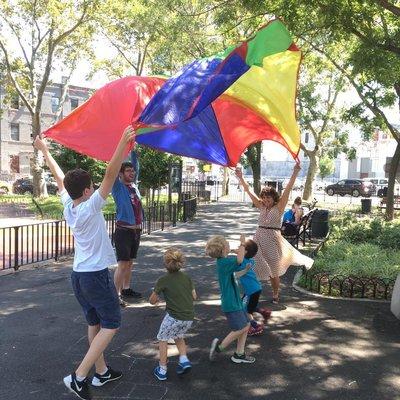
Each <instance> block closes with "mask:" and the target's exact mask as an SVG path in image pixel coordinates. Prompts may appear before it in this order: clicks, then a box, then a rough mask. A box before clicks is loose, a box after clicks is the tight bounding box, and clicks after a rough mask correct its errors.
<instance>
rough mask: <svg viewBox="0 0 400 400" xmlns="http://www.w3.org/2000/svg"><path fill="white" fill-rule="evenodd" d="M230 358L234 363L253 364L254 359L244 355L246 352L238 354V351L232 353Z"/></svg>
mask: <svg viewBox="0 0 400 400" xmlns="http://www.w3.org/2000/svg"><path fill="white" fill-rule="evenodd" d="M231 360H232V361H233V362H234V363H236V364H242V363H244V364H253V362H254V361H256V359H255V358H254V357H252V356H246V353H243V354H238V353H236V352H235V353H233V356H232V357H231Z"/></svg>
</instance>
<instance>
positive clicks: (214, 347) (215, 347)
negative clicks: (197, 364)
mask: <svg viewBox="0 0 400 400" xmlns="http://www.w3.org/2000/svg"><path fill="white" fill-rule="evenodd" d="M218 345H219V339H218V338H215V339H213V341H212V342H211V347H210V356H209V358H210V361H214V360H215V356H216V353H219V351H218Z"/></svg>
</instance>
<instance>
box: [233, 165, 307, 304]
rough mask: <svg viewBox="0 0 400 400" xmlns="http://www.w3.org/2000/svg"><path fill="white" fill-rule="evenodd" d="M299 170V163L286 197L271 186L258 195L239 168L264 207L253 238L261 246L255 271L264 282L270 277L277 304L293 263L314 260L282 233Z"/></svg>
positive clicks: (255, 201)
mask: <svg viewBox="0 0 400 400" xmlns="http://www.w3.org/2000/svg"><path fill="white" fill-rule="evenodd" d="M299 171H300V165H299V164H296V165H295V166H294V169H293V174H292V176H291V178H290V180H289V183H288V184H287V186H286V187H285V190H284V192H283V194H282V196H279V194H278V192H277V191H276V190H275V189H274V188H273V187H270V186H266V187H264V188H262V189H261V192H260V195H259V196H257V195H256V194H254V193H253V192H252V191H251V190H250V188H249V185H248V183H247V182H246V181H245V180H244V178H243V174H242V171H241V169H240V168H236V176H237V177H238V179H239V182H240V184H241V185H242V186H243V188H244V190H245V192H246V193H247V194H248V195H249V196H250V198H251V200H252V202H253V204H254V206H255V207H257V208H258V209H259V210H260V215H259V217H258V228H257V230H256V233H255V235H254V238H253V239H254V241H255V242H256V243H257V245H258V252H257V254H256V256H255V257H254V259H255V262H256V265H255V270H256V273H257V277H258V278H259V279H260V281H266V280H268V279H270V281H271V286H272V292H273V293H272V302H273V303H274V304H278V303H279V288H280V276H281V275H283V274H284V273H285V272H286V270H287V269H288V268H289V266H290V265H300V266H303V265H304V266H305V267H306V268H307V269H309V268H311V266H312V264H313V262H314V261H313V260H312V259H311V258H309V257H307V256H305V255H304V254H301V253H300V252H299V251H298V250H297V249H295V248H294V247H293V246H292V245H291V244H290V243H289V242H288V241H287V240H286V239H285V238H284V237H283V236H282V234H281V224H282V222H281V221H282V215H283V213H284V211H285V208H286V205H287V203H288V199H289V194H290V191H291V190H292V187H293V185H294V183H295V181H296V177H297V175H298V173H299Z"/></svg>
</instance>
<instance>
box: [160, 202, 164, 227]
mask: <svg viewBox="0 0 400 400" xmlns="http://www.w3.org/2000/svg"><path fill="white" fill-rule="evenodd" d="M160 216H161V230H162V231H163V230H164V223H165V207H164V206H163V205H162V206H160Z"/></svg>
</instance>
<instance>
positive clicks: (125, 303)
mask: <svg viewBox="0 0 400 400" xmlns="http://www.w3.org/2000/svg"><path fill="white" fill-rule="evenodd" d="M119 305H120V306H121V307H122V308H125V307H128V306H129V303H127V302H126V301H125V300H124V299H123V298H122V296H119Z"/></svg>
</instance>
